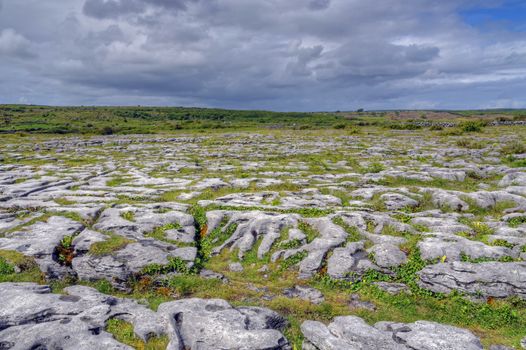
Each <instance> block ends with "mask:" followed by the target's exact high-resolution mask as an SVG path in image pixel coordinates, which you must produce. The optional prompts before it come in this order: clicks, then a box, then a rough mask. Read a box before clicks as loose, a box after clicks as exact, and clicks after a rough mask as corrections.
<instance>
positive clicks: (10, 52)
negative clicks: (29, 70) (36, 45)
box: [0, 28, 36, 58]
mask: <svg viewBox="0 0 526 350" xmlns="http://www.w3.org/2000/svg"><path fill="white" fill-rule="evenodd" d="M30 47H31V42H30V41H29V40H27V39H26V38H25V37H23V36H22V35H20V34H18V33H17V32H16V31H15V30H14V29H10V28H9V29H4V30H2V31H1V32H0V54H2V55H5V56H8V57H18V58H32V57H35V56H36V55H35V54H34V53H33V52H32V51H31V48H30Z"/></svg>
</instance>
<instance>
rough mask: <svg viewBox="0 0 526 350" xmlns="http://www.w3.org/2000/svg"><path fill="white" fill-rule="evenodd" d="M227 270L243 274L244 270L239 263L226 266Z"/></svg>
mask: <svg viewBox="0 0 526 350" xmlns="http://www.w3.org/2000/svg"><path fill="white" fill-rule="evenodd" d="M228 269H229V270H230V271H232V272H243V270H244V268H243V265H241V263H239V262H235V263H230V264H229V265H228Z"/></svg>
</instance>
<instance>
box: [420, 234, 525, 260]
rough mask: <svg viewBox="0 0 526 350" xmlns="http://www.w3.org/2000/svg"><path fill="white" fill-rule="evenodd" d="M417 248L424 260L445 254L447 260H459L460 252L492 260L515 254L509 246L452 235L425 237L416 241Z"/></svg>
mask: <svg viewBox="0 0 526 350" xmlns="http://www.w3.org/2000/svg"><path fill="white" fill-rule="evenodd" d="M418 248H419V249H420V253H421V256H422V259H424V260H433V259H438V258H442V257H443V256H446V258H447V261H460V260H461V257H462V254H465V255H467V256H469V257H470V258H472V259H479V258H490V259H494V260H498V259H499V258H502V257H506V256H512V257H513V256H515V254H514V253H513V251H512V250H511V249H510V248H507V247H500V246H489V245H486V244H484V243H482V242H479V241H472V240H469V239H467V238H464V237H459V236H452V235H444V236H440V237H428V238H425V239H424V240H423V241H421V242H419V243H418Z"/></svg>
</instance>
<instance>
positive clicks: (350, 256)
mask: <svg viewBox="0 0 526 350" xmlns="http://www.w3.org/2000/svg"><path fill="white" fill-rule="evenodd" d="M371 269H373V270H378V269H379V268H378V266H376V265H375V264H373V263H372V262H371V261H370V260H369V258H368V254H367V252H366V251H365V250H364V243H363V242H353V243H349V244H347V246H346V247H344V248H336V249H334V250H333V253H332V255H331V256H330V257H329V259H328V260H327V274H328V275H329V276H330V277H331V278H334V279H353V280H354V279H357V278H359V277H360V276H361V275H363V274H364V273H365V272H367V271H368V270H371Z"/></svg>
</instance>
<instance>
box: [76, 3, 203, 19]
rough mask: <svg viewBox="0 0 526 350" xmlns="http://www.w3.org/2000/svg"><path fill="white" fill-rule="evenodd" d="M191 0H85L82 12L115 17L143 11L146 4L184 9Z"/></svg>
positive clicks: (92, 15)
mask: <svg viewBox="0 0 526 350" xmlns="http://www.w3.org/2000/svg"><path fill="white" fill-rule="evenodd" d="M193 1H196V0H86V2H85V3H84V7H83V12H84V14H85V15H87V16H91V17H95V18H116V17H119V16H123V15H127V14H140V13H143V12H144V11H145V10H146V9H147V8H148V6H153V7H161V8H165V9H172V10H184V9H186V5H187V3H189V2H193Z"/></svg>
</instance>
